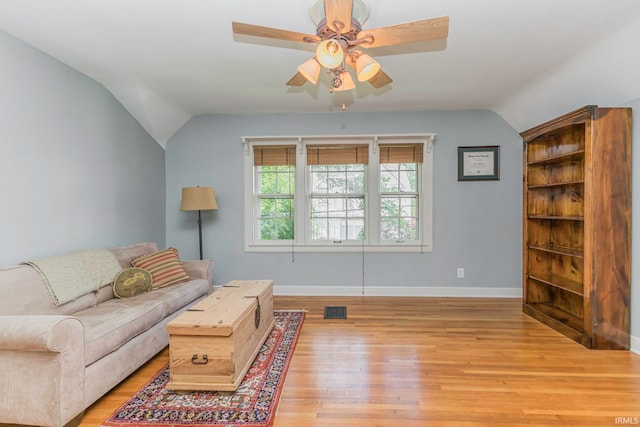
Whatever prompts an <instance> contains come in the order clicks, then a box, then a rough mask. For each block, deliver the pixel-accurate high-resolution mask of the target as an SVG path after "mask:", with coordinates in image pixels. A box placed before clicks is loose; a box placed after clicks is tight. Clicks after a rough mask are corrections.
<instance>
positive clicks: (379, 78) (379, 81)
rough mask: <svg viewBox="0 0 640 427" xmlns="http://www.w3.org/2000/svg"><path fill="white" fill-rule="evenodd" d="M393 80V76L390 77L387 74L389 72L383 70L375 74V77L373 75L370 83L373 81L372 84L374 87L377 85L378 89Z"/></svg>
mask: <svg viewBox="0 0 640 427" xmlns="http://www.w3.org/2000/svg"><path fill="white" fill-rule="evenodd" d="M392 81H393V80H392V79H391V77H389V76H388V75H387V73H385V72H384V71H382V70H380V71H378V72H377V73H376V75H375V76H373V77H371V78H370V79H369V83H371V86H373V87H375V88H377V89H379V88H381V87H383V86H386V85H388V84H389V83H391V82H392Z"/></svg>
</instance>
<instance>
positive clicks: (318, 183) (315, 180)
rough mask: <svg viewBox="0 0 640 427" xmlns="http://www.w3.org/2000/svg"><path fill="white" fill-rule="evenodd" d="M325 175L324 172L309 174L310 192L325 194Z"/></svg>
mask: <svg viewBox="0 0 640 427" xmlns="http://www.w3.org/2000/svg"><path fill="white" fill-rule="evenodd" d="M327 188H328V186H327V174H326V173H325V172H312V173H311V192H312V193H326V192H327Z"/></svg>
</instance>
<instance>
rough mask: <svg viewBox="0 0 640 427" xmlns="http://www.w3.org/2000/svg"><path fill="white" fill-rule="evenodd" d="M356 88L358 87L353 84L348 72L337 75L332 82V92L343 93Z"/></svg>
mask: <svg viewBox="0 0 640 427" xmlns="http://www.w3.org/2000/svg"><path fill="white" fill-rule="evenodd" d="M355 88H356V85H355V83H354V82H353V78H351V74H350V73H349V72H348V71H343V72H341V73H339V74H337V75H336V76H335V77H334V78H333V80H332V81H331V88H330V91H331V92H333V91H335V92H343V91H347V90H352V89H355Z"/></svg>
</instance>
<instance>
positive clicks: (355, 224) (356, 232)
mask: <svg viewBox="0 0 640 427" xmlns="http://www.w3.org/2000/svg"><path fill="white" fill-rule="evenodd" d="M364 236H365V233H364V218H356V219H351V218H349V222H348V223H347V239H349V240H364Z"/></svg>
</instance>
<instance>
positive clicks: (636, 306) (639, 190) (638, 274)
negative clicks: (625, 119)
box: [624, 98, 640, 354]
mask: <svg viewBox="0 0 640 427" xmlns="http://www.w3.org/2000/svg"><path fill="white" fill-rule="evenodd" d="M624 106H625V107H631V108H632V109H633V141H634V142H633V153H632V163H631V174H632V177H633V184H632V185H633V186H632V194H631V202H632V203H631V204H632V208H631V224H632V229H631V233H632V234H631V256H632V259H631V335H632V337H631V348H632V349H633V350H634V351H635V352H636V353H639V354H640V204H639V203H638V201H639V200H640V148H639V147H638V144H639V143H640V98H639V99H636V100H634V101H631V102H629V103H627V104H625V105H624Z"/></svg>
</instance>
